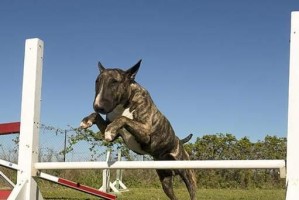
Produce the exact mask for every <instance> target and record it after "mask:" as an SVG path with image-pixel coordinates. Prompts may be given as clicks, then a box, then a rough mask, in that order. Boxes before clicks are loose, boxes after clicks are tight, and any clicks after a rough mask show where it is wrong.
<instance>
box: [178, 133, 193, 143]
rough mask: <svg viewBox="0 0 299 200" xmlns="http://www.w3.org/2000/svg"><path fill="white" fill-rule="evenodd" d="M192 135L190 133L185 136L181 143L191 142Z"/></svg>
mask: <svg viewBox="0 0 299 200" xmlns="http://www.w3.org/2000/svg"><path fill="white" fill-rule="evenodd" d="M192 136H193V134H192V133H190V134H189V135H188V136H187V137H185V138H183V139H181V140H180V141H181V143H182V144H185V143H187V142H189V140H191V138H192Z"/></svg>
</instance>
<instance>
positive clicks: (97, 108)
mask: <svg viewBox="0 0 299 200" xmlns="http://www.w3.org/2000/svg"><path fill="white" fill-rule="evenodd" d="M93 109H94V111H96V112H97V113H100V114H107V112H106V109H105V107H104V106H101V105H97V104H94V105H93Z"/></svg>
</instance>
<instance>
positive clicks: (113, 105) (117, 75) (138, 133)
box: [81, 60, 196, 200]
mask: <svg viewBox="0 0 299 200" xmlns="http://www.w3.org/2000/svg"><path fill="white" fill-rule="evenodd" d="M140 63H141V60H140V61H139V62H138V63H137V64H135V65H134V66H133V67H131V68H130V69H128V70H126V71H123V70H121V69H105V68H104V67H103V66H102V64H101V63H99V69H100V74H99V75H98V77H97V79H96V83H95V99H94V102H93V108H94V110H95V113H92V114H90V115H89V116H87V117H85V118H84V119H83V120H82V122H81V127H82V128H88V127H90V126H92V125H93V124H96V125H97V126H98V128H99V129H100V131H101V133H104V135H105V136H104V137H105V140H106V141H113V140H115V139H116V138H117V137H118V136H121V137H122V138H123V140H124V142H125V143H126V145H127V146H128V148H129V149H131V150H133V151H134V152H136V153H138V154H150V155H151V156H153V158H154V159H155V160H189V155H188V153H187V152H186V150H185V149H184V147H183V143H184V142H187V141H189V140H190V138H191V136H192V135H189V136H188V137H186V138H185V139H183V140H180V139H179V138H178V137H177V136H176V135H175V133H174V130H173V128H172V127H171V124H170V122H169V121H168V120H167V118H166V117H165V116H164V115H163V114H162V113H161V112H160V111H159V110H158V108H157V107H156V106H155V104H154V102H153V100H152V98H151V97H150V94H149V93H148V91H147V90H145V89H144V88H143V87H141V86H140V85H139V84H138V83H137V82H135V76H136V73H137V71H138V69H139V67H140ZM100 114H102V115H106V120H104V119H103V118H102V117H101V115H100ZM156 171H157V173H158V175H159V178H160V181H161V183H162V187H163V190H164V192H165V193H166V195H167V196H168V197H169V198H170V199H172V200H175V199H177V198H176V196H175V194H174V191H173V176H174V175H180V177H181V178H182V179H183V181H184V182H185V184H186V186H187V189H188V192H189V195H190V198H191V200H196V196H195V195H196V180H195V175H194V171H193V170H191V169H176V170H171V169H163V170H156Z"/></svg>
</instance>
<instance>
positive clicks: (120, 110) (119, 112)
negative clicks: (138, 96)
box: [107, 105, 134, 122]
mask: <svg viewBox="0 0 299 200" xmlns="http://www.w3.org/2000/svg"><path fill="white" fill-rule="evenodd" d="M133 112H134V111H132V112H131V111H130V108H126V109H125V108H124V107H123V106H122V105H118V106H116V108H114V110H113V111H112V112H110V113H108V114H107V118H108V120H109V121H110V122H113V121H114V120H115V119H116V118H118V117H120V116H124V117H127V118H129V119H133Z"/></svg>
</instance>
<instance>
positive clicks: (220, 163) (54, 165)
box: [35, 160, 285, 169]
mask: <svg viewBox="0 0 299 200" xmlns="http://www.w3.org/2000/svg"><path fill="white" fill-rule="evenodd" d="M284 167H285V161H284V160H204V161H203V160H200V161H198V160H192V161H115V162H42V163H35V168H36V169H211V168H212V169H274V168H279V169H280V168H284Z"/></svg>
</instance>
